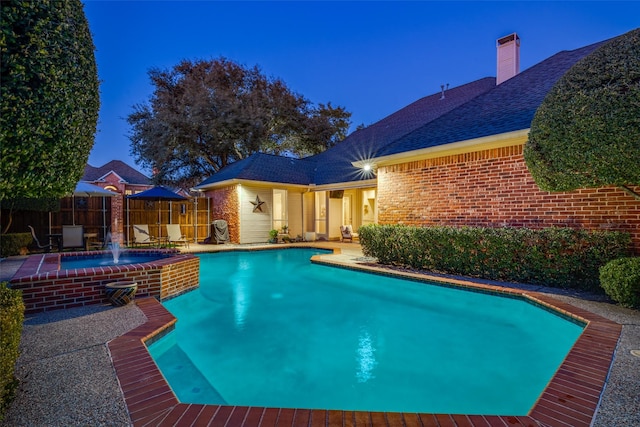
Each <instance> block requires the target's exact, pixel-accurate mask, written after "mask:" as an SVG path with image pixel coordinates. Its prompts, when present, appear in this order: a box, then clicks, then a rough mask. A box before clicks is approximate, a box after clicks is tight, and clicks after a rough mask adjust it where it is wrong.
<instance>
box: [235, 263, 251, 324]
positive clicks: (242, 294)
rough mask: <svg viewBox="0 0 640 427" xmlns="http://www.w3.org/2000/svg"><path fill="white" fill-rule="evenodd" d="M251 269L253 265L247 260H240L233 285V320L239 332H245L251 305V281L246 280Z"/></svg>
mask: <svg viewBox="0 0 640 427" xmlns="http://www.w3.org/2000/svg"><path fill="white" fill-rule="evenodd" d="M250 268H251V264H250V263H249V261H247V260H239V262H238V273H236V274H235V275H234V276H235V277H234V279H236V280H233V283H232V291H233V319H234V323H235V326H236V329H237V330H238V331H242V330H244V327H245V324H246V320H247V312H248V311H249V306H250V305H251V290H250V289H249V286H251V281H250V280H246V275H247V273H248V271H249V270H250Z"/></svg>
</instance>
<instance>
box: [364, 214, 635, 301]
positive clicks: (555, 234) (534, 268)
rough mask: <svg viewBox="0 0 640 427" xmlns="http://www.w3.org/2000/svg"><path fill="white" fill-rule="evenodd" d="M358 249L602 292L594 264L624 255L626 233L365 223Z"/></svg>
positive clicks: (402, 261)
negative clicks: (360, 246) (360, 247)
mask: <svg viewBox="0 0 640 427" xmlns="http://www.w3.org/2000/svg"><path fill="white" fill-rule="evenodd" d="M358 233H359V235H360V243H361V245H362V251H363V253H364V254H365V255H366V256H371V257H375V258H377V259H378V262H379V263H381V264H391V265H398V266H405V267H410V268H414V269H421V270H429V271H434V272H440V273H447V274H456V275H463V276H471V277H480V278H484V279H492V280H502V281H510V282H520V283H531V284H539V285H545V286H553V287H560V288H576V289H584V290H591V291H596V292H602V289H601V288H600V283H599V271H598V270H599V268H600V267H601V266H603V265H605V264H606V263H607V262H608V261H611V260H613V259H616V258H620V257H623V256H627V255H628V254H629V250H630V247H631V237H630V236H629V234H627V233H622V232H613V231H586V230H576V229H571V228H556V227H554V228H543V229H535V230H534V229H528V228H512V227H505V228H487V227H461V228H456V227H411V226H404V225H375V224H374V225H365V226H362V227H360V229H359V230H358Z"/></svg>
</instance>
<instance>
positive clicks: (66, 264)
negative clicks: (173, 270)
mask: <svg viewBox="0 0 640 427" xmlns="http://www.w3.org/2000/svg"><path fill="white" fill-rule="evenodd" d="M163 258H166V256H165V255H157V254H153V255H127V254H126V253H123V254H121V255H120V257H119V259H118V263H117V264H116V263H114V262H113V255H112V254H111V253H109V252H105V254H104V255H85V256H78V257H75V256H74V257H61V259H60V270H72V269H76V268H91V267H105V266H114V265H129V264H141V263H145V262H152V261H157V260H159V259H163Z"/></svg>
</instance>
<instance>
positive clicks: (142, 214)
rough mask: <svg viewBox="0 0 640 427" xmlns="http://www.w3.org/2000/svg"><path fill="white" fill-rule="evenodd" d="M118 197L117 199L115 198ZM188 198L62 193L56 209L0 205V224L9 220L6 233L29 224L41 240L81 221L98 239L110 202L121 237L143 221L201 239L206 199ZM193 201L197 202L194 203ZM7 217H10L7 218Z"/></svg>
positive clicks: (108, 221)
mask: <svg viewBox="0 0 640 427" xmlns="http://www.w3.org/2000/svg"><path fill="white" fill-rule="evenodd" d="M118 198H120V200H118ZM195 200H196V199H189V200H186V201H184V202H157V201H156V202H149V201H143V200H128V199H127V198H126V197H123V196H115V197H105V198H102V197H74V198H71V197H66V198H63V199H61V200H60V210H59V211H58V212H35V211H13V212H11V213H10V212H9V210H6V209H2V211H1V212H0V224H1V226H2V230H4V229H5V227H6V225H7V224H8V223H9V221H11V226H10V227H9V230H8V231H7V232H8V233H28V232H29V228H28V227H27V226H29V225H31V226H32V227H33V228H34V230H35V231H36V235H37V236H38V238H39V239H40V240H41V242H44V241H45V240H46V235H47V234H60V233H62V225H63V224H65V225H67V224H77V225H83V226H84V229H85V232H86V233H97V235H98V239H100V240H102V239H103V238H104V234H105V232H106V231H107V230H109V227H111V226H112V224H113V217H112V210H111V206H112V204H119V205H120V206H122V214H121V215H120V217H121V218H122V222H123V223H122V224H120V226H119V227H118V228H122V229H123V234H124V235H123V241H124V243H125V244H126V243H127V239H129V242H132V241H133V227H132V226H133V224H147V225H148V226H149V232H150V233H151V234H152V235H154V236H160V235H162V236H166V235H167V230H166V228H165V225H166V224H180V226H181V227H180V228H181V231H182V233H184V234H185V235H186V236H187V238H188V239H190V240H191V241H194V240H195V239H196V238H197V241H198V242H202V241H203V240H204V239H206V238H207V237H208V236H209V224H210V223H211V221H213V220H214V219H216V218H210V215H209V209H208V202H209V199H206V198H198V199H197V203H196V201H195ZM196 205H197V206H196ZM10 217H11V220H10Z"/></svg>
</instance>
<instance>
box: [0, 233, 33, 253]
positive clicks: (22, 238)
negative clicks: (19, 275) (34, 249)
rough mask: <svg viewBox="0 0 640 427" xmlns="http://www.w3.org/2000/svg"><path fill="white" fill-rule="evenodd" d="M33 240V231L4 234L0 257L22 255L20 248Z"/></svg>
mask: <svg viewBox="0 0 640 427" xmlns="http://www.w3.org/2000/svg"><path fill="white" fill-rule="evenodd" d="M32 241H33V238H32V237H31V233H11V234H3V235H2V238H0V258H6V257H8V256H11V255H20V249H22V248H26V247H27V246H29V245H30V244H31V242H32Z"/></svg>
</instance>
